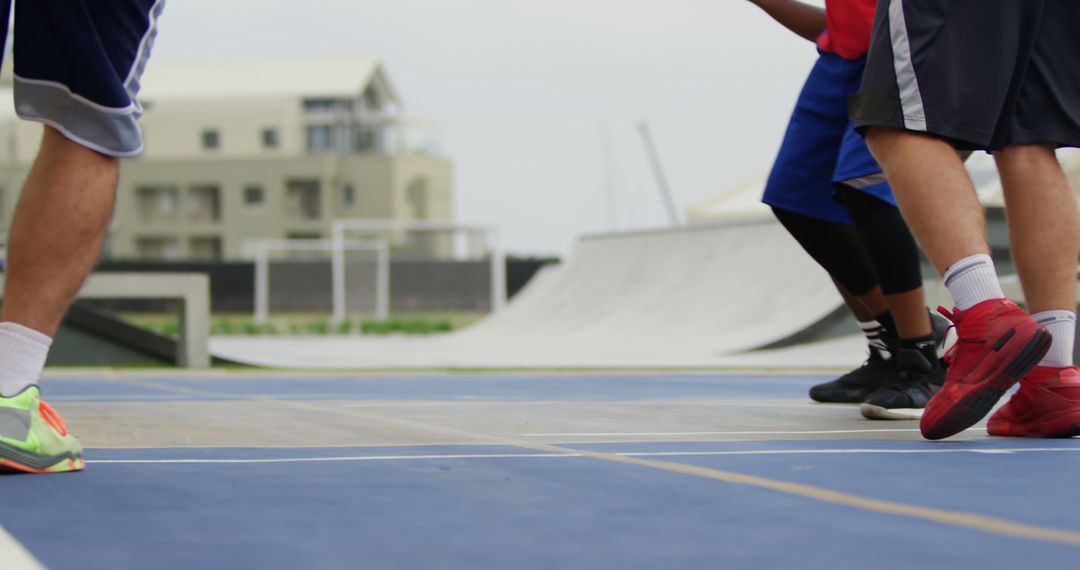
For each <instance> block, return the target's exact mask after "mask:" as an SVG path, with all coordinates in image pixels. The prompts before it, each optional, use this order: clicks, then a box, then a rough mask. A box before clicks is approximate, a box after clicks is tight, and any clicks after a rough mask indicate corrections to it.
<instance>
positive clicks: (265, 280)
mask: <svg viewBox="0 0 1080 570" xmlns="http://www.w3.org/2000/svg"><path fill="white" fill-rule="evenodd" d="M269 265H270V250H269V249H267V248H266V247H265V246H262V245H260V246H258V249H256V250H255V317H254V318H255V324H257V325H264V324H266V320H267V317H268V316H269V313H270V278H269V277H270V276H269V272H270V267H269Z"/></svg>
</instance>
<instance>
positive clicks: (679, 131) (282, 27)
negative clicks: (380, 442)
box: [151, 0, 820, 255]
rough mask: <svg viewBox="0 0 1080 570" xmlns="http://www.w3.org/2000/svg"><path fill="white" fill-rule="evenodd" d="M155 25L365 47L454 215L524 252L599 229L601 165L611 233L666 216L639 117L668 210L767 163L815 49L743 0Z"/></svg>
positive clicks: (243, 10)
mask: <svg viewBox="0 0 1080 570" xmlns="http://www.w3.org/2000/svg"><path fill="white" fill-rule="evenodd" d="M818 4H820V2H818ZM160 26H161V27H160V35H159V37H158V42H157V45H156V47H155V51H154V57H155V58H160V59H170V60H190V59H200V60H201V59H215V58H218V59H220V58H226V59H236V58H249V57H275V56H319V55H372V56H377V57H379V58H380V59H382V60H383V62H384V63H385V65H386V69H387V71H388V73H389V76H390V79H391V81H393V82H394V84H395V86H396V87H397V89H398V91H399V92H400V93H401V95H402V96H403V98H404V100H405V104H406V108H407V111H408V112H409V113H410V114H416V115H421V116H426V117H430V118H432V119H434V120H435V121H437V122H438V123H439V124H440V125H441V126H442V142H443V149H444V151H445V153H446V154H447V155H448V156H449V158H451V159H452V160H453V162H454V167H455V193H456V217H457V219H458V221H462V222H483V223H495V224H498V225H499V226H500V227H501V228H502V230H503V235H504V239H505V241H506V243H507V246H508V249H509V251H510V252H511V253H516V254H525V255H528V254H541V255H542V254H556V255H563V254H565V253H567V252H568V251H569V249H570V247H571V245H572V243H573V241H574V239H575V237H576V236H578V235H580V234H582V233H591V232H599V231H607V230H609V229H613V228H612V219H611V216H610V215H609V211H608V202H607V197H606V190H605V189H606V184H605V176H606V174H605V172H607V171H608V168H607V166H606V164H612V165H613V168H611V169H610V170H611V172H612V173H613V180H614V188H615V195H616V200H615V205H616V208H615V214H616V215H615V220H614V221H615V224H614V226H615V228H616V229H620V230H626V229H638V228H648V227H659V226H663V225H666V224H667V216H666V213H665V210H664V208H663V203H662V201H661V199H660V196H659V193H658V192H657V190H656V185H655V183H654V180H653V176H652V173H651V170H650V169H649V165H648V161H647V158H646V155H645V152H644V149H643V146H642V143H641V140H640V138H639V136H638V133H637V128H636V124H637V122H638V121H639V120H646V121H648V122H649V124H650V125H651V128H652V131H653V135H654V138H655V140H656V144H657V147H658V149H659V153H660V155H661V158H662V160H663V165H664V168H665V169H666V171H667V176H668V179H669V181H670V185H671V187H672V191H673V194H674V196H675V201H676V203H677V206H678V208H679V211H680V216H682V217H685V210H686V208H687V207H689V206H692V205H694V204H697V203H700V202H702V201H704V200H707V199H709V198H710V197H711V196H713V195H715V194H717V193H719V192H721V191H723V190H724V189H726V188H729V187H731V186H732V185H735V184H738V183H740V182H742V181H745V180H746V179H748V178H751V177H754V176H756V175H758V174H760V173H762V172H764V171H765V170H767V169H768V167H769V165H770V163H771V161H772V159H773V155H774V154H775V152H776V149H777V146H778V145H779V142H780V138H781V136H782V134H783V129H784V125H785V124H786V121H787V118H788V115H789V114H790V111H791V107H792V105H793V104H794V100H795V97H796V96H797V94H798V89H799V87H800V86H801V84H802V81H803V79H804V78H805V76H806V73H807V71H808V70H809V68H810V66H811V65H812V64H813V61H814V58H815V52H814V47H813V45H812V44H811V43H809V42H807V41H805V40H802V39H799V38H797V37H795V36H794V35H792V34H790V33H789V32H787V31H786V30H785V29H783V28H781V27H780V26H779V25H777V24H775V23H774V22H773V21H772V20H770V19H769V18H768V17H767V16H765V14H763V13H761V12H760V10H758V9H757V8H755V7H754V6H752V5H751V4H749V3H748V2H746V1H745V0H663V1H660V0H651V1H646V0H543V1H541V0H381V1H374V0H305V1H304V2H297V1H295V0H287V1H286V0H228V1H223V0H172V1H171V2H169V3H168V4H167V5H166V9H165V14H164V15H163V17H162V20H161V23H160ZM151 65H153V63H151ZM283 80H285V81H287V80H288V78H283ZM605 132H606V133H608V137H609V139H610V141H611V143H610V149H611V156H612V160H611V161H610V162H607V161H605V158H604V157H605V150H604V149H605V145H604V142H603V141H604V138H605V134H604V133H605Z"/></svg>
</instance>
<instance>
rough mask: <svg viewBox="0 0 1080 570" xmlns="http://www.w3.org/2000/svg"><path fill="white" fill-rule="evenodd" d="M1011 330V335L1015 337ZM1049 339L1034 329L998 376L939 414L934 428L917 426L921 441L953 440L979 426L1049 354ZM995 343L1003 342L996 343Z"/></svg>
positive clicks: (1043, 332) (992, 377) (1044, 332)
mask: <svg viewBox="0 0 1080 570" xmlns="http://www.w3.org/2000/svg"><path fill="white" fill-rule="evenodd" d="M1015 330H1016V329H1012V331H1010V332H1011V333H1013V334H1014V333H1015ZM1052 340H1053V338H1052V337H1051V336H1050V333H1049V332H1048V331H1047V330H1046V329H1037V330H1035V333H1034V334H1033V335H1032V337H1031V339H1030V340H1028V342H1027V344H1025V345H1024V347H1023V348H1021V349H1020V350H1019V351H1017V353H1016V356H1015V357H1013V358H1012V360H1010V361H1008V362H1006V363H1005V364H1004V366H1002V370H1001V372H999V373H998V374H996V375H993V376H991V377H990V378H988V379H987V380H986V381H985V382H984V383H983V385H982V386H981V387H979V388H978V389H976V390H975V391H973V392H971V393H970V394H967V395H965V396H964V397H962V398H960V399H959V400H957V401H956V403H954V404H953V405H952V407H951V408H948V409H946V411H944V412H942V413H941V419H940V420H939V421H937V422H936V424H935V425H932V426H927V425H920V426H919V428H920V431H921V432H922V435H923V437H925V438H926V439H929V440H939V439H945V438H947V437H950V436H954V435H956V434H958V433H960V432H962V431H964V430H966V429H968V428H969V427H971V426H973V425H975V424H977V423H979V420H981V419H983V418H985V417H986V414H989V413H990V410H992V409H994V405H996V404H997V403H998V400H1000V399H1001V397H1002V396H1004V395H1005V392H1008V391H1009V388H1012V387H1013V385H1014V384H1016V383H1017V382H1019V381H1020V378H1022V377H1023V376H1024V375H1025V374H1027V373H1028V372H1030V371H1031V369H1032V368H1035V366H1036V365H1037V364H1038V363H1039V361H1040V360H1042V357H1043V356H1045V355H1046V352H1047V351H1048V350H1050V343H1051V342H1052ZM999 342H1002V343H1003V342H1004V341H1000V340H999Z"/></svg>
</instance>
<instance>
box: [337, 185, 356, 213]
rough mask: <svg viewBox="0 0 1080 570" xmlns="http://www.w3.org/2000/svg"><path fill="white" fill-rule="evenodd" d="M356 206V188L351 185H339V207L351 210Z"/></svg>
mask: <svg viewBox="0 0 1080 570" xmlns="http://www.w3.org/2000/svg"><path fill="white" fill-rule="evenodd" d="M355 204H356V188H355V187H353V185H352V184H349V183H347V182H346V183H345V184H342V185H341V205H342V206H345V207H346V208H352V207H353V205H355Z"/></svg>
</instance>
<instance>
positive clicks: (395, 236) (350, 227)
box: [331, 219, 506, 312]
mask: <svg viewBox="0 0 1080 570" xmlns="http://www.w3.org/2000/svg"><path fill="white" fill-rule="evenodd" d="M331 228H332V230H331V241H332V242H333V243H334V254H333V256H332V263H333V267H332V274H333V277H332V283H333V291H332V294H333V297H334V306H335V307H342V306H344V305H345V298H344V297H345V291H346V288H345V262H344V252H345V249H346V244H347V243H349V241H350V240H351V237H352V236H355V237H357V238H360V239H371V238H372V237H373V236H375V237H377V238H378V239H381V240H384V241H385V242H386V243H389V244H390V247H391V250H392V251H393V252H394V253H392V255H394V256H395V259H399V258H401V257H402V254H401V252H400V251H399V250H398V249H397V248H400V247H403V246H402V245H401V243H402V242H403V241H407V239H406V237H407V236H414V237H415V236H422V235H425V234H426V235H429V237H431V239H430V240H426V241H423V240H422V241H423V244H422V246H421V249H425V248H426V249H428V250H430V251H428V252H427V253H428V254H431V255H433V256H435V257H439V258H443V259H449V260H462V259H474V260H475V259H481V260H484V261H486V263H487V265H488V269H487V273H488V276H487V277H486V278H487V279H488V287H487V288H488V299H487V301H486V302H485V303H484V305H486V307H485V308H486V310H488V311H491V312H497V311H499V310H501V309H502V308H503V306H505V304H506V255H505V253H504V251H503V248H502V243H501V237H500V234H499V230H498V228H496V227H494V226H484V225H476V224H457V223H452V222H436V221H425V220H418V221H402V220H373V219H344V220H337V221H335V222H333V224H332V226H331ZM440 236H453V237H456V238H462V239H460V240H447V239H442V237H440ZM433 251H434V252H435V253H432V252H433ZM474 276H475V275H474ZM399 285H405V284H404V283H403V284H399ZM395 288H396V289H395V295H396V294H397V293H396V291H397V288H398V285H395Z"/></svg>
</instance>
